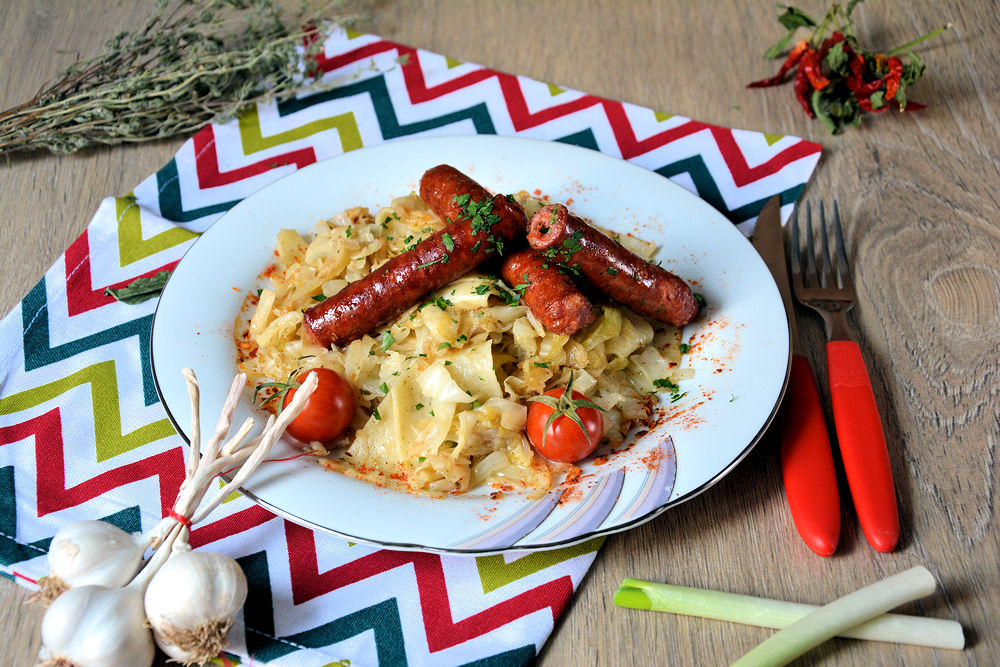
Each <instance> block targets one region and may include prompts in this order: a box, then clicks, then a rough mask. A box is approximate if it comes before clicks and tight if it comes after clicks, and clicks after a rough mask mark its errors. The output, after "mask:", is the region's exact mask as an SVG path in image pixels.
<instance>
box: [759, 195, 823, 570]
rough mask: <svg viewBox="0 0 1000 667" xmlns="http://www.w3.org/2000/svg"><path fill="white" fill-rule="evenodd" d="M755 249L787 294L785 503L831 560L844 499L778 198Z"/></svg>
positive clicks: (805, 536)
mask: <svg viewBox="0 0 1000 667" xmlns="http://www.w3.org/2000/svg"><path fill="white" fill-rule="evenodd" d="M753 247H754V248H755V249H756V250H757V252H758V254H760V256H761V258H762V259H763V260H764V263H765V264H766V265H767V268H768V269H769V270H770V271H771V275H772V276H773V277H774V282H775V283H776V284H777V286H778V291H779V292H780V293H781V301H782V303H783V304H784V306H785V315H786V316H787V318H788V331H789V335H790V337H791V346H792V366H791V375H790V376H789V380H788V388H787V390H786V391H785V398H784V401H783V403H782V406H781V412H780V415H779V424H780V428H781V476H782V479H783V481H784V485H785V497H786V498H787V499H788V507H789V510H790V511H791V514H792V520H793V521H794V522H795V528H796V530H797V531H798V533H799V535H800V536H801V537H802V540H803V541H804V542H805V543H806V545H807V546H808V547H809V548H810V549H812V550H813V551H814V552H815V553H817V554H819V555H820V556H830V555H832V554H833V552H834V551H836V549H837V542H838V541H839V539H840V496H839V493H838V492H837V477H836V473H835V472H834V469H833V454H832V452H831V449H830V436H829V433H828V432H827V428H826V421H825V419H824V417H823V408H822V406H821V404H820V400H819V391H818V390H817V388H816V378H815V376H814V374H813V372H812V368H811V367H810V365H809V360H808V359H806V357H805V356H803V355H802V349H801V347H800V345H799V334H798V327H797V326H796V322H795V310H794V304H793V301H792V293H791V289H790V287H789V283H788V268H787V265H786V263H785V261H786V260H785V238H784V230H783V229H782V227H781V200H780V198H779V197H777V196H775V197H772V198H771V199H770V200H769V201H768V202H767V204H765V205H764V208H763V209H761V212H760V216H759V217H758V218H757V224H756V227H755V228H754V234H753Z"/></svg>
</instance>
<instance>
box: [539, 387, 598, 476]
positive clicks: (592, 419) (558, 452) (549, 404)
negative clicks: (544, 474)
mask: <svg viewBox="0 0 1000 667" xmlns="http://www.w3.org/2000/svg"><path fill="white" fill-rule="evenodd" d="M565 393H566V390H565V389H563V388H561V387H560V388H557V389H550V390H549V391H547V392H545V393H544V394H543V395H542V396H541V397H538V398H536V399H533V400H532V403H531V405H529V406H528V426H527V429H526V430H527V433H528V440H530V441H531V444H532V445H534V446H535V449H537V450H538V451H539V452H540V453H541V454H542V455H543V456H544V457H545V458H547V459H551V460H552V461H559V462H561V463H575V462H576V461H579V460H580V459H582V458H585V457H587V456H589V455H590V453H591V452H592V451H594V449H595V448H596V447H597V443H599V442H600V441H601V435H603V433H604V417H602V416H601V411H600V409H599V408H596V407H585V406H584V405H583V403H585V404H586V405H593V404H592V403H591V402H590V401H589V400H587V397H586V396H584V395H583V394H581V393H580V392H578V391H573V392H570V396H571V397H572V400H570V399H568V398H566V397H565V396H564V395H565ZM570 411H576V414H577V416H578V417H579V418H580V421H582V422H583V426H584V428H585V429H586V432H584V430H583V429H581V428H580V425H579V424H577V423H576V422H575V421H574V420H573V419H572V418H571V417H569V416H568V415H569V414H571V413H570ZM554 412H558V413H559V414H558V415H557V416H556V418H555V419H554V420H552V423H551V424H549V426H548V428H545V425H546V424H547V423H548V422H549V418H550V417H551V416H552V414H553V413H554Z"/></svg>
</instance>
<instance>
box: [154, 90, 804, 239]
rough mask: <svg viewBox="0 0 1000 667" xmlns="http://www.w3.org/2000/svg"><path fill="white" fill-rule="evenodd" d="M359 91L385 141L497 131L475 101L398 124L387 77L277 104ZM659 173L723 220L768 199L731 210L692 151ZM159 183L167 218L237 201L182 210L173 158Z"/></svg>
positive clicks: (581, 139)
mask: <svg viewBox="0 0 1000 667" xmlns="http://www.w3.org/2000/svg"><path fill="white" fill-rule="evenodd" d="M357 95H368V96H369V97H370V98H371V103H372V108H373V109H374V111H375V116H376V118H377V119H378V123H379V128H380V130H381V132H382V136H383V137H384V138H385V139H386V140H391V139H398V138H402V137H406V136H410V135H413V134H417V133H420V132H426V131H427V130H431V129H435V128H439V127H444V126H446V125H451V124H453V123H457V122H460V121H463V120H470V121H472V124H473V125H474V126H475V128H476V132H477V133H479V134H495V133H496V128H495V127H494V125H493V121H492V119H491V118H490V115H489V110H488V108H487V106H486V104H485V103H479V104H475V105H473V106H471V107H468V108H466V109H459V110H456V111H452V112H449V113H446V114H443V115H441V116H437V117H435V118H428V119H425V120H421V121H417V122H414V123H407V124H401V123H400V122H399V117H398V116H397V115H396V111H395V109H394V108H393V106H392V100H391V98H390V97H389V91H388V89H387V87H386V83H385V77H384V76H377V77H373V78H371V79H366V80H364V81H359V82H357V83H353V84H350V85H346V86H342V87H339V88H335V89H333V90H330V91H326V92H323V93H317V94H315V95H310V96H308V97H303V98H299V99H293V100H287V101H284V102H281V103H279V104H278V113H279V115H280V116H283V117H284V116H288V115H290V114H293V113H296V112H298V111H302V110H303V109H307V108H309V107H312V106H315V105H317V104H322V103H324V102H329V101H331V100H337V99H344V98H347V97H353V96H357ZM556 141H559V142H562V143H566V144H572V145H574V146H581V147H583V148H590V149H592V150H599V147H598V144H597V139H596V137H595V136H594V132H593V130H591V129H584V130H581V131H579V132H576V133H574V134H571V135H568V136H565V137H562V138H560V139H556ZM654 171H656V172H657V173H659V174H661V175H663V176H666V177H667V178H670V177H672V176H677V175H679V174H682V173H687V174H689V175H690V177H691V179H692V181H694V184H695V187H696V188H697V190H698V195H699V196H700V197H701V198H702V199H704V200H705V201H707V202H708V203H709V204H711V205H712V206H713V207H715V208H716V209H717V210H719V211H720V212H721V213H723V214H724V215H725V216H726V217H727V218H729V219H730V220H732V221H733V222H735V223H738V222H743V221H745V220H750V219H752V218H755V217H756V216H757V215H758V214H759V213H760V210H761V209H762V208H763V207H764V204H766V203H767V200H768V199H769V197H768V198H764V199H759V200H757V201H753V202H749V203H747V204H744V205H743V206H739V207H737V208H734V209H730V208H729V207H728V206H727V205H726V202H725V200H724V199H723V198H722V195H721V193H720V192H719V188H718V186H717V185H716V183H715V179H713V178H712V174H711V171H710V170H709V169H708V167H707V166H706V165H705V161H704V160H703V159H702V158H701V156H698V155H695V156H692V157H689V158H685V159H683V160H678V161H677V162H672V163H670V164H667V165H664V166H662V167H660V168H658V169H655V170H654ZM156 180H157V185H158V186H159V190H160V212H161V214H162V215H163V216H164V217H166V218H167V219H169V220H174V221H177V222H188V221H191V220H195V219H197V218H201V217H204V216H206V215H212V214H215V213H221V212H223V211H227V210H229V209H230V208H232V207H233V206H235V205H236V204H237V203H238V202H239V200H233V201H230V202H224V203H220V204H213V205H211V206H206V207H202V208H197V209H191V210H185V209H184V208H183V205H182V202H181V194H180V184H179V182H178V175H177V164H176V162H175V161H174V160H171V161H170V162H169V163H167V165H166V166H165V167H163V168H162V169H161V170H160V171H158V172H157V173H156ZM804 188H805V184H800V185H796V186H794V187H791V188H788V189H787V190H784V191H783V192H781V193H780V196H781V203H782V205H785V204H791V203H794V202H795V201H796V200H797V199H798V198H799V195H800V194H801V193H802V190H803V189H804Z"/></svg>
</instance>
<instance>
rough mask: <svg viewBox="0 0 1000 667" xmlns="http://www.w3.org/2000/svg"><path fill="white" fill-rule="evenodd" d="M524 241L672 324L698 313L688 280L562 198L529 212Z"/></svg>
mask: <svg viewBox="0 0 1000 667" xmlns="http://www.w3.org/2000/svg"><path fill="white" fill-rule="evenodd" d="M528 243H530V244H531V247H532V248H534V249H535V250H537V251H538V252H540V253H542V255H543V256H544V257H545V258H547V259H551V260H553V261H555V262H558V263H559V264H561V265H563V266H565V267H570V268H571V269H572V270H574V271H579V272H580V273H581V274H582V275H583V276H584V277H586V278H587V280H588V281H590V282H591V283H592V284H593V285H594V286H595V287H597V288H598V289H600V290H601V291H602V292H604V293H605V294H607V295H608V296H610V297H611V298H612V299H614V300H615V301H618V302H620V303H623V304H625V305H626V306H628V307H629V308H631V309H632V310H633V311H634V312H636V313H638V314H639V315H642V316H644V317H649V318H652V319H654V320H659V321H661V322H666V323H668V324H672V325H674V326H683V325H685V324H687V323H689V322H691V321H692V320H694V319H695V318H696V317H697V316H698V310H699V307H698V302H697V300H696V299H695V296H694V293H693V292H692V291H691V288H690V287H689V286H688V284H687V283H685V282H684V281H683V280H681V279H680V278H678V277H677V276H675V275H674V274H672V273H670V272H669V271H667V270H666V269H664V268H662V267H659V266H656V265H655V264H650V263H649V262H647V261H646V260H644V259H642V258H641V257H639V256H638V255H636V254H635V253H633V252H631V251H630V250H628V249H626V248H625V247H624V246H622V245H620V244H618V243H616V242H614V241H613V240H611V239H609V238H608V237H607V236H605V235H604V234H602V233H601V232H599V231H597V230H596V229H594V228H593V227H591V226H590V225H588V224H587V223H586V222H584V221H583V220H581V219H580V218H578V217H576V216H575V215H573V214H572V213H570V212H569V211H568V210H567V208H566V207H565V206H563V205H561V204H552V205H549V206H545V207H543V208H541V209H540V210H539V211H538V212H537V213H535V215H534V216H532V218H531V221H530V222H529V223H528Z"/></svg>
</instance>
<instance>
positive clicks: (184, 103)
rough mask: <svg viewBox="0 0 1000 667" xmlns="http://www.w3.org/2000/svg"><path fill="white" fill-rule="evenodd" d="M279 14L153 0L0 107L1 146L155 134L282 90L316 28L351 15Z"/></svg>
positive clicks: (310, 48)
mask: <svg viewBox="0 0 1000 667" xmlns="http://www.w3.org/2000/svg"><path fill="white" fill-rule="evenodd" d="M328 7H329V5H325V6H324V8H323V10H322V11H319V12H310V11H309V9H308V7H307V6H306V5H303V6H301V7H300V9H299V10H298V11H297V12H296V13H294V15H293V16H291V17H286V16H285V14H284V12H282V10H281V9H280V8H278V7H276V6H275V4H274V2H273V0H158V2H157V3H156V6H155V8H154V9H153V10H152V12H151V13H150V14H149V16H148V17H147V18H146V21H145V24H144V25H143V26H142V27H141V28H139V29H138V30H136V31H133V32H123V33H121V34H119V35H117V36H116V37H114V38H113V39H111V40H110V41H108V42H107V44H106V45H105V50H104V53H103V54H101V55H100V56H97V57H95V58H91V59H89V60H83V61H79V62H77V63H75V64H73V65H72V66H70V67H69V68H67V69H66V70H65V71H64V72H63V73H62V74H60V75H59V76H58V77H57V78H56V79H55V80H53V81H52V82H50V83H48V84H47V85H46V86H45V87H44V88H42V90H41V91H40V92H39V93H38V94H37V95H36V96H35V97H34V98H33V99H31V100H29V101H27V102H25V103H23V104H20V105H18V106H16V107H13V108H11V109H8V110H6V111H2V112H0V154H2V153H11V152H14V151H23V150H33V149H36V148H43V147H44V148H48V149H49V150H50V151H52V152H53V153H59V154H66V153H73V152H74V151H77V150H79V149H81V148H84V147H86V146H92V145H95V144H115V143H122V142H140V141H150V140H154V139H162V138H166V137H172V136H175V135H181V134H187V133H190V132H193V131H195V130H197V129H199V128H200V127H202V126H203V125H205V124H206V123H209V122H217V121H223V120H227V119H230V118H232V117H233V116H235V115H236V114H237V113H238V112H239V110H240V109H242V108H243V107H245V106H246V105H248V104H251V103H254V102H259V101H264V100H272V99H277V100H281V99H286V98H288V97H291V96H292V95H293V94H294V93H295V91H296V90H300V89H302V88H303V87H307V86H310V85H317V83H318V82H317V81H316V80H315V79H314V78H312V76H311V75H312V74H313V73H314V72H315V68H314V67H313V66H312V65H310V61H311V60H312V61H315V57H316V55H317V54H318V53H319V52H320V49H321V48H322V39H321V38H320V36H322V35H323V34H325V31H326V30H327V29H328V28H329V27H330V26H331V25H332V24H333V23H337V24H346V23H349V22H351V21H352V20H355V19H356V18H357V17H355V16H343V15H341V16H338V17H336V18H323V19H314V18H312V17H309V16H308V14H309V13H313V15H314V16H316V15H317V14H319V15H322V14H324V13H326V10H327V8H328Z"/></svg>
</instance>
